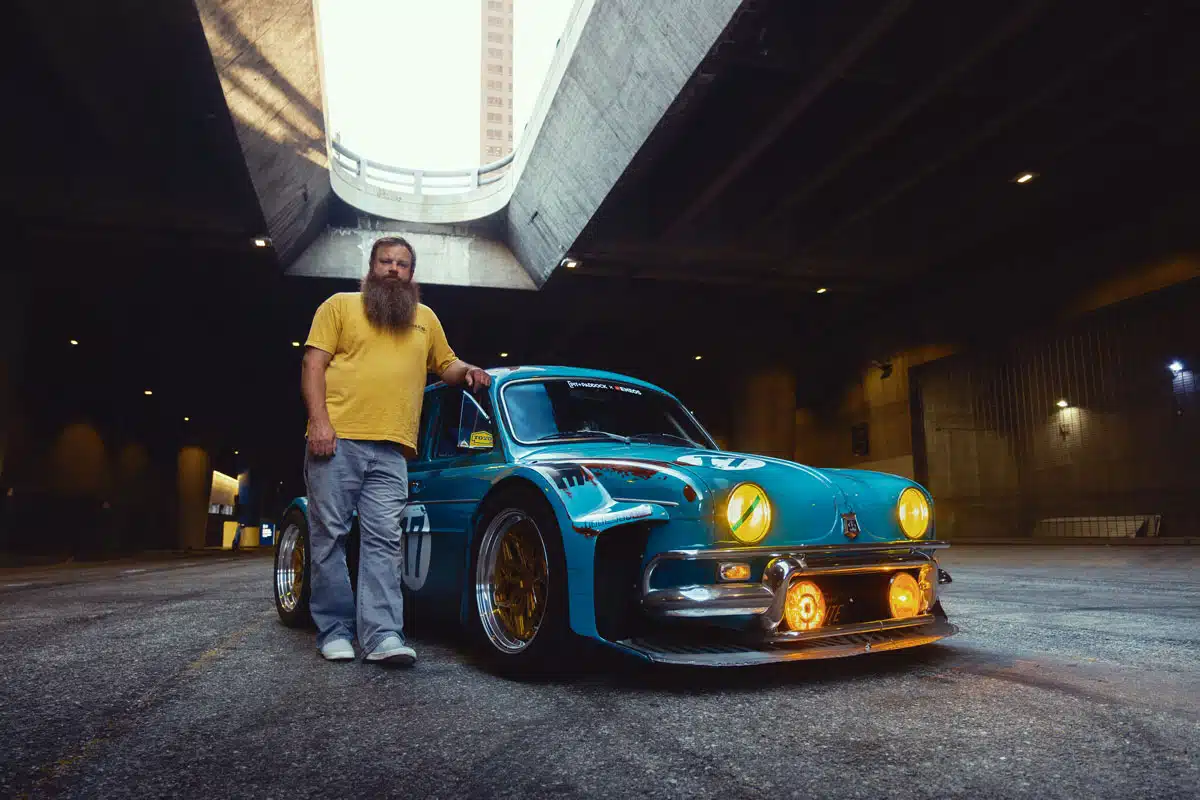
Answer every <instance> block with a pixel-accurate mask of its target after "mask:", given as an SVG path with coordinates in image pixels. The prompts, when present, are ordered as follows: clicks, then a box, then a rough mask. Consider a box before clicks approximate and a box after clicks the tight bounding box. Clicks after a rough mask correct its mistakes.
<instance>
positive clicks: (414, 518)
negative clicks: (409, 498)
mask: <svg viewBox="0 0 1200 800" xmlns="http://www.w3.org/2000/svg"><path fill="white" fill-rule="evenodd" d="M432 544H433V542H432V541H430V536H429V514H427V513H426V512H425V506H423V505H421V504H420V503H409V504H408V505H407V506H405V507H404V516H403V517H401V518H400V547H401V548H402V549H401V552H402V553H403V554H404V585H405V586H406V587H408V588H409V589H410V590H412V591H414V592H415V591H417V590H418V589H420V588H421V587H422V586H424V585H425V579H426V578H428V577H429V551H430V550H432V549H433V548H432V547H431V545H432Z"/></svg>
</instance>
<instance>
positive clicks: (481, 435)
mask: <svg viewBox="0 0 1200 800" xmlns="http://www.w3.org/2000/svg"><path fill="white" fill-rule="evenodd" d="M491 446H492V433H491V431H475V432H474V433H472V434H471V447H491Z"/></svg>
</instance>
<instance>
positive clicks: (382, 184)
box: [330, 141, 515, 201]
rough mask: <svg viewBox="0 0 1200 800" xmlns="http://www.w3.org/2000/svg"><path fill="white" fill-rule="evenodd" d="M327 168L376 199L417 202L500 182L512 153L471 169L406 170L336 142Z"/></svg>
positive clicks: (510, 162) (505, 173) (509, 162)
mask: <svg viewBox="0 0 1200 800" xmlns="http://www.w3.org/2000/svg"><path fill="white" fill-rule="evenodd" d="M331 149H332V151H333V157H332V158H331V159H330V166H331V167H332V168H333V169H334V170H336V171H337V172H338V174H339V175H340V176H341V177H342V179H343V180H345V181H347V182H348V183H351V184H353V185H354V186H356V187H358V188H359V189H360V190H362V191H364V192H367V193H368V194H372V195H375V196H377V197H383V198H389V199H394V200H409V201H411V200H416V199H419V198H421V197H430V196H446V195H465V194H470V193H472V192H475V191H477V190H479V189H482V188H484V187H487V186H490V185H492V184H495V183H499V182H500V181H502V180H504V178H505V176H506V175H507V174H508V170H507V169H506V168H507V167H508V166H509V165H510V164H512V160H513V156H514V155H515V152H514V153H509V154H508V155H507V156H505V157H504V158H502V159H500V160H499V161H493V162H492V163H490V164H484V165H482V166H479V167H475V168H473V169H459V170H432V169H409V168H407V167H395V166H391V165H390V164H381V163H380V162H378V161H372V160H370V159H368V158H364V157H363V156H360V155H358V154H357V153H355V152H353V151H352V150H350V149H348V148H346V147H345V146H344V145H342V144H341V143H339V142H336V141H335V142H333V143H332V144H331Z"/></svg>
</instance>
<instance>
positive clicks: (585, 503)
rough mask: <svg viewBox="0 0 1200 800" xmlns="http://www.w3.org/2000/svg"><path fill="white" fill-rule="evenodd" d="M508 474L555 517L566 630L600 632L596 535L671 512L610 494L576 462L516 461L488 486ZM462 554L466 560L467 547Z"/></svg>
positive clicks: (655, 520)
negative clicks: (532, 492)
mask: <svg viewBox="0 0 1200 800" xmlns="http://www.w3.org/2000/svg"><path fill="white" fill-rule="evenodd" d="M513 479H519V480H523V481H524V482H526V483H529V484H531V485H533V486H534V487H535V488H537V489H539V490H540V491H541V493H542V495H543V496H544V497H545V498H546V501H547V502H548V503H549V504H550V508H551V510H552V511H553V512H554V517H555V519H556V520H557V521H558V530H559V534H560V535H561V537H562V544H563V554H564V556H565V557H566V562H567V576H566V577H567V616H568V619H569V622H570V625H571V630H572V631H574V632H575V633H577V634H579V635H581V636H588V637H592V638H596V639H598V638H600V635H599V633H598V632H597V630H596V601H595V574H596V573H595V558H596V539H597V537H598V536H600V535H602V534H606V532H608V531H611V530H613V529H614V528H619V527H621V526H623V525H629V524H633V523H662V522H667V521H668V520H670V518H671V515H670V512H669V511H668V510H667V509H666V507H664V506H662V505H659V504H658V503H650V502H636V503H631V502H626V501H619V500H614V499H613V497H612V495H611V494H609V492H608V490H607V489H606V488H605V487H604V485H603V484H601V483H600V481H599V480H597V478H596V476H595V475H594V474H593V473H592V471H591V470H589V469H588V468H587V467H585V466H582V465H580V464H573V463H570V462H557V463H548V464H547V463H543V464H521V465H516V466H514V467H513V468H512V469H510V470H505V471H504V472H503V473H501V474H498V475H497V476H496V480H495V482H494V484H493V486H494V488H493V491H496V490H499V489H502V487H503V486H504V485H507V484H510V481H512V480H513ZM484 499H485V501H486V498H484ZM480 505H481V506H482V503H481V504H480ZM476 523H478V520H476ZM467 558H468V565H469V563H470V558H471V554H470V553H469V552H468V554H467ZM468 569H469V566H468ZM468 577H469V580H467V581H466V582H465V583H466V584H467V586H468V587H473V586H474V579H473V576H468ZM469 591H471V590H470V589H469Z"/></svg>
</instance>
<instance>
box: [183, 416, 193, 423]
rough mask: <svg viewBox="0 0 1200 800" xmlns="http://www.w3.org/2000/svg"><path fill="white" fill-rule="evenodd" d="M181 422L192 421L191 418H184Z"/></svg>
mask: <svg viewBox="0 0 1200 800" xmlns="http://www.w3.org/2000/svg"><path fill="white" fill-rule="evenodd" d="M183 421H184V422H191V421H192V418H191V417H184V418H183Z"/></svg>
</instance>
